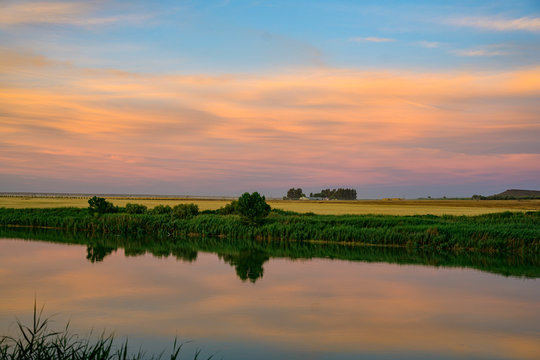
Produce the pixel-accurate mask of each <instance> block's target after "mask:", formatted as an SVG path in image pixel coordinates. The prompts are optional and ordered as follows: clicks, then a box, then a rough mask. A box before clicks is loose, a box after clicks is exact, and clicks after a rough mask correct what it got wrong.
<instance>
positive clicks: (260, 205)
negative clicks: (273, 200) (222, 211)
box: [236, 192, 270, 225]
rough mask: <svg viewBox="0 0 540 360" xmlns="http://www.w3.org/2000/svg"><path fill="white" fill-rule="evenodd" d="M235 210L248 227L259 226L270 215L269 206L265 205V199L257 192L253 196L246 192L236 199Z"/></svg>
mask: <svg viewBox="0 0 540 360" xmlns="http://www.w3.org/2000/svg"><path fill="white" fill-rule="evenodd" d="M236 210H237V211H238V213H239V214H240V216H241V217H242V220H243V221H244V222H246V223H248V224H250V225H260V224H261V223H262V221H263V219H264V218H265V217H267V216H268V214H269V213H270V205H268V204H267V203H266V199H265V197H264V196H261V195H260V194H259V193H258V192H254V193H253V194H250V193H247V192H246V193H244V194H242V196H240V197H239V198H238V202H237V203H236Z"/></svg>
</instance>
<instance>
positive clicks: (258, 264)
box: [218, 249, 270, 283]
mask: <svg viewBox="0 0 540 360" xmlns="http://www.w3.org/2000/svg"><path fill="white" fill-rule="evenodd" d="M218 256H219V258H220V259H223V261H225V262H226V263H227V264H230V265H232V266H234V268H235V269H236V275H238V277H239V278H240V279H241V280H243V281H246V280H248V279H249V281H250V282H252V283H255V281H257V279H259V278H262V277H263V274H264V269H263V264H264V263H265V262H266V261H268V260H269V259H270V256H269V255H268V254H267V253H266V252H265V251H262V250H259V249H242V250H240V252H239V253H238V254H224V255H220V254H218Z"/></svg>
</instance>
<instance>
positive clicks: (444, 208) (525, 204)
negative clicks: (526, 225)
mask: <svg viewBox="0 0 540 360" xmlns="http://www.w3.org/2000/svg"><path fill="white" fill-rule="evenodd" d="M88 199H89V197H50V196H47V197H37V196H0V207H7V208H19V209H20V208H54V207H66V206H72V207H81V208H84V207H87V206H88ZM107 199H108V200H109V201H111V202H113V203H114V204H115V205H118V206H125V205H126V204H127V203H138V204H143V205H146V206H147V207H148V208H153V207H154V206H156V205H160V204H161V205H170V206H171V207H172V206H175V205H177V204H186V203H195V204H197V205H198V206H199V209H200V210H201V211H202V210H215V209H218V208H220V207H222V206H224V205H226V204H228V203H230V202H231V200H230V199H196V198H170V197H168V198H157V197H156V198H138V197H137V198H130V197H107ZM267 202H268V203H269V204H270V206H272V208H278V209H283V210H287V211H295V212H299V213H306V212H313V213H315V214H321V215H342V214H355V215H363V214H380V215H425V214H432V215H445V214H447V215H480V214H487V213H495V212H504V211H539V210H540V200H357V201H302V200H297V201H294V200H268V201H267Z"/></svg>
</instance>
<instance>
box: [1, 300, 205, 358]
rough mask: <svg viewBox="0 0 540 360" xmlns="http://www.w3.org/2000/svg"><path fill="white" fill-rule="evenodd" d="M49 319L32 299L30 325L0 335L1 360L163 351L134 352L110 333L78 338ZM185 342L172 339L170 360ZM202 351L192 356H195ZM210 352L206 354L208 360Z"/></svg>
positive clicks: (121, 355)
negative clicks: (11, 332)
mask: <svg viewBox="0 0 540 360" xmlns="http://www.w3.org/2000/svg"><path fill="white" fill-rule="evenodd" d="M49 323H50V321H49V319H48V318H44V317H43V307H42V308H41V310H39V311H37V307H36V303H35V302H34V312H33V321H32V324H30V326H28V325H25V324H23V323H21V322H20V321H17V330H18V334H17V335H15V336H1V337H0V359H2V360H143V359H161V358H162V356H163V353H161V354H158V355H150V356H148V355H147V354H145V353H144V352H143V351H142V350H139V352H137V353H135V354H131V353H129V351H128V340H127V339H126V340H124V341H123V342H120V343H118V344H117V343H116V341H115V338H114V335H113V334H109V335H107V334H105V333H101V335H99V337H97V338H96V339H94V340H92V338H91V335H89V336H88V337H81V336H79V335H77V334H75V333H73V332H71V330H70V329H69V323H68V324H67V325H66V326H65V327H64V329H63V330H61V331H54V330H52V329H50V327H49ZM183 345H184V343H179V342H178V340H177V339H175V340H174V343H173V348H172V350H171V353H170V357H168V358H169V359H171V360H176V359H180V357H179V356H180V350H182V347H183ZM200 354H201V350H197V351H196V352H195V354H194V356H193V358H194V359H198V358H199V355H200ZM211 358H213V355H211V356H210V357H208V358H207V359H208V360H210V359H211Z"/></svg>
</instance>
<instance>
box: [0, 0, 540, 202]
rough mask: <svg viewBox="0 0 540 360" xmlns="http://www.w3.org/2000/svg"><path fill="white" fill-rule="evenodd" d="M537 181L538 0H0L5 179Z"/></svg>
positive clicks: (475, 186)
mask: <svg viewBox="0 0 540 360" xmlns="http://www.w3.org/2000/svg"><path fill="white" fill-rule="evenodd" d="M291 187H301V188H303V189H304V192H306V193H309V192H317V191H319V190H320V189H322V188H337V187H352V188H355V189H357V191H358V197H359V198H382V197H407V198H415V197H422V196H434V197H435V196H471V195H473V194H483V195H490V194H494V193H498V192H502V191H504V190H505V189H508V188H522V189H540V2H539V1H538V0H532V1H431V0H430V1H427V0H426V1H352V0H349V1H346V0H338V1H320V0H309V1H307V0H306V1H277V0H276V1H274V0H258V1H257V0H245V1H240V0H229V1H227V0H220V1H210V0H205V1H194V0H193V1H137V0H135V1H105V0H103V1H66V2H62V1H56V2H48V1H9V0H8V1H6V0H0V192H10V191H13V192H22V191H24V192H80V193H139V194H176V195H225V196H236V195H239V194H241V193H243V192H244V191H259V192H261V193H263V194H265V195H267V196H271V197H273V196H276V197H279V196H283V195H285V193H286V191H287V189H289V188H291Z"/></svg>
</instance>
